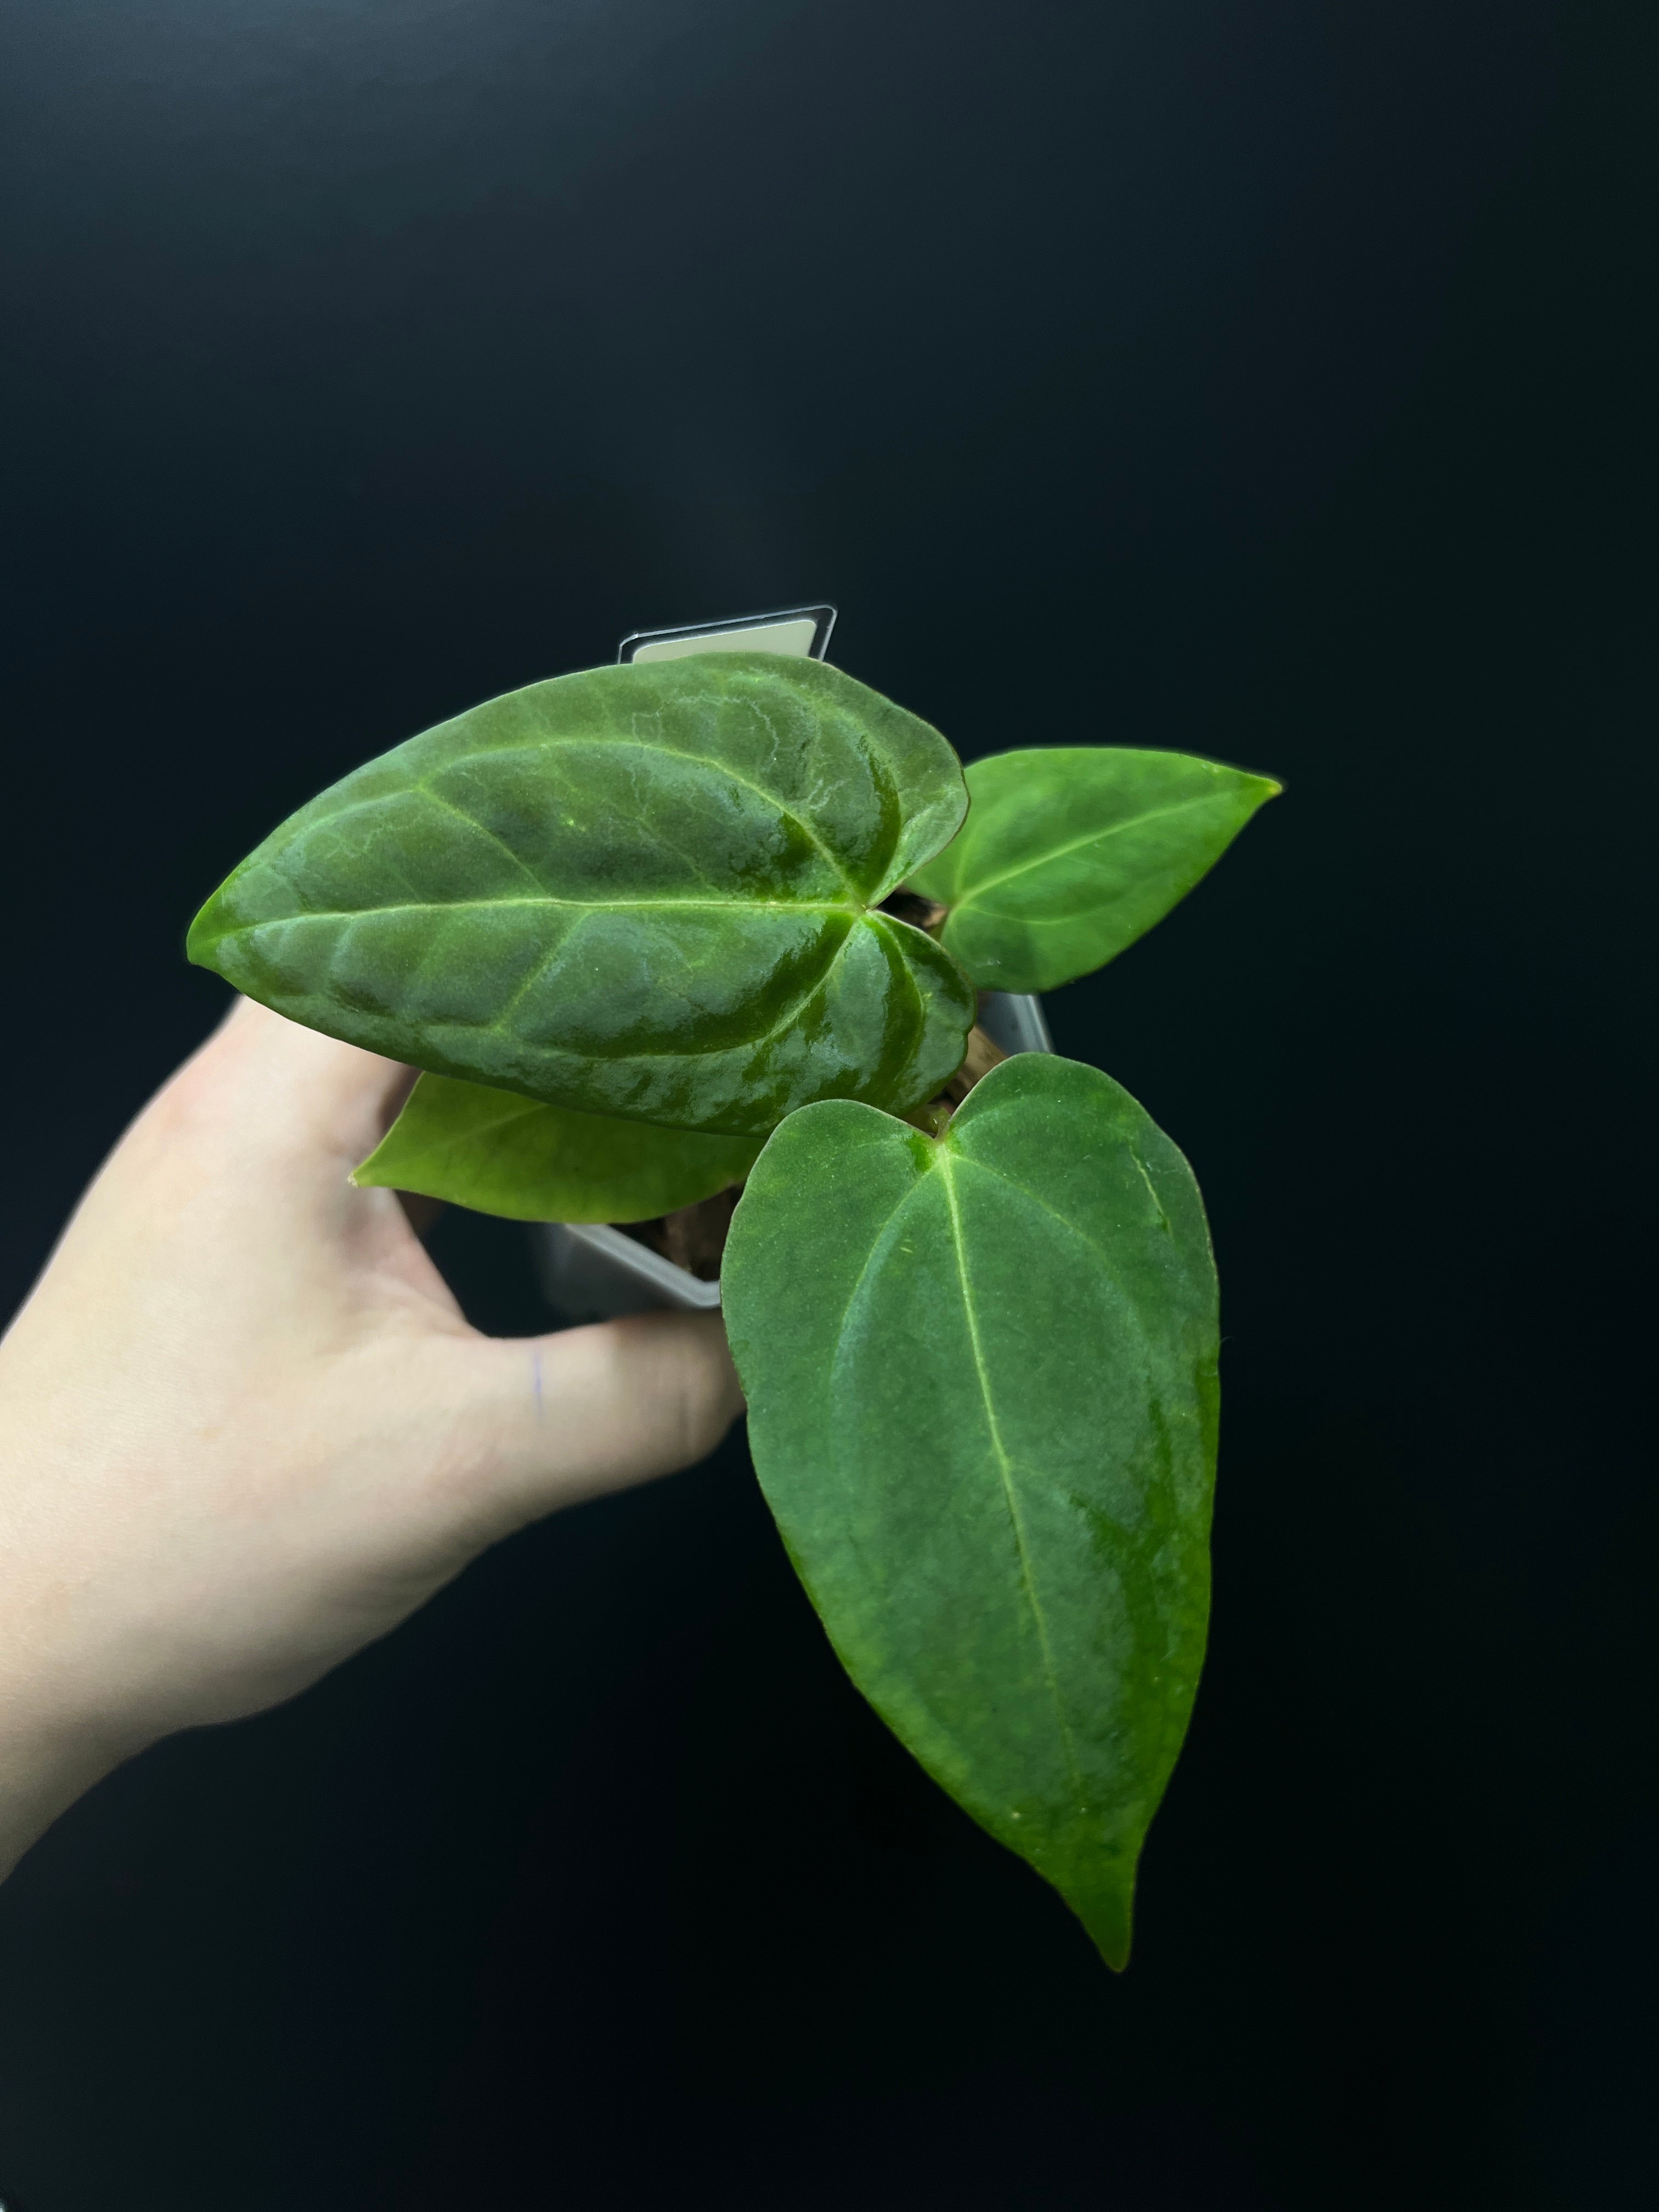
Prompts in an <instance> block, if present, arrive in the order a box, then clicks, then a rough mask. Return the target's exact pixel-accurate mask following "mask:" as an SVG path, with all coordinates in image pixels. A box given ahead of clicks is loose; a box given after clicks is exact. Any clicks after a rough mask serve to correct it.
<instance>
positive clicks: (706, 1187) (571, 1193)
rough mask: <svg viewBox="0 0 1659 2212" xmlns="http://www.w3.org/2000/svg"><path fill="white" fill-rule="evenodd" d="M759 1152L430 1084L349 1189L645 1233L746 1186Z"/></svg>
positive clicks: (422, 1084) (502, 1094)
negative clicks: (643, 1225) (644, 1224)
mask: <svg viewBox="0 0 1659 2212" xmlns="http://www.w3.org/2000/svg"><path fill="white" fill-rule="evenodd" d="M759 1150H760V1145H759V1141H758V1139H756V1138H753V1137H712V1136H708V1135H707V1134H706V1133H703V1132H702V1131H701V1130H697V1129H665V1128H660V1127H658V1126H656V1124H654V1123H653V1122H650V1121H614V1120H612V1119H611V1118H610V1117H609V1116H607V1115H603V1114H573V1113H572V1112H571V1111H570V1110H569V1109H568V1107H565V1106H544V1105H543V1104H542V1103H540V1102H539V1101H538V1100H537V1099H534V1098H526V1097H521V1096H520V1093H519V1092H518V1091H488V1090H486V1089H485V1088H484V1086H483V1085H482V1084H478V1083H458V1082H456V1081H455V1080H454V1079H453V1077H451V1076H447V1075H423V1076H422V1078H421V1079H420V1081H419V1082H418V1083H417V1084H416V1085H415V1088H414V1090H413V1091H411V1092H410V1097H409V1103H408V1104H407V1105H406V1106H405V1107H404V1110H403V1112H402V1113H401V1114H400V1115H398V1118H397V1120H396V1121H394V1122H393V1123H392V1127H390V1128H389V1129H388V1130H387V1131H386V1135H385V1136H384V1137H383V1138H382V1139H381V1140H380V1144H379V1145H378V1146H376V1147H375V1149H374V1151H373V1152H371V1153H370V1154H369V1156H368V1158H367V1159H366V1160H365V1161H364V1162H363V1164H362V1167H360V1168H359V1169H358V1170H357V1171H356V1174H355V1175H354V1176H352V1181H353V1182H356V1183H361V1184H368V1185H377V1186H379V1187H380V1188H385V1189H390V1190H413V1191H420V1192H422V1194H424V1195H425V1196H426V1197H428V1198H441V1199H446V1200H448V1201H449V1203H450V1204H451V1205H453V1206H471V1207H472V1208H473V1210H474V1211H475V1212H478V1213H501V1214H505V1215H506V1216H507V1218H508V1219H509V1220H512V1221H649V1220H651V1219H653V1218H654V1217H655V1216H656V1215H657V1214H659V1213H672V1212H674V1211H675V1209H676V1208H677V1207H678V1206H695V1205H696V1202H697V1200H699V1199H700V1198H712V1197H713V1196H714V1193H715V1192H716V1191H717V1190H724V1189H726V1187H727V1186H728V1185H729V1184H731V1183H734V1182H742V1181H743V1178H744V1176H746V1175H747V1174H748V1172H749V1170H750V1166H751V1165H752V1164H753V1162H754V1158H755V1155H756V1153H757V1152H758V1151H759Z"/></svg>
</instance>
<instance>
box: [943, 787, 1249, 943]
mask: <svg viewBox="0 0 1659 2212" xmlns="http://www.w3.org/2000/svg"><path fill="white" fill-rule="evenodd" d="M1225 795H1226V794H1225V793H1222V792H1218V791H1206V792H1201V793H1199V794H1198V795H1197V796H1196V797H1195V798H1193V799H1177V800H1176V804H1175V805H1173V806H1153V807H1148V808H1147V809H1146V811H1145V812H1144V813H1142V814H1131V815H1130V816H1128V817H1127V819H1126V820H1124V821H1122V822H1113V823H1109V825H1108V826H1107V827H1106V828H1105V829H1091V830H1090V831H1089V832H1088V834H1087V836H1082V837H1073V838H1072V839H1071V840H1070V841H1069V842H1067V843H1066V844H1064V845H1055V846H1054V847H1052V848H1050V849H1049V850H1048V852H1046V853H1040V854H1038V855H1037V856H1036V859H1035V860H1021V861H1019V862H1018V863H1017V865H1016V866H1013V867H1012V868H1005V869H1004V870H1003V871H1002V872H1001V873H1000V875H995V876H987V877H985V878H983V880H982V881H981V882H979V883H976V884H974V885H973V887H972V889H971V890H965V891H963V894H962V896H960V898H959V899H958V900H957V903H956V911H957V913H958V914H960V913H961V911H962V909H963V907H966V906H971V905H972V904H973V903H974V902H975V900H976V899H980V898H982V897H983V896H985V894H986V892H987V891H994V890H1000V889H1001V887H1002V885H1003V884H1008V883H1012V882H1013V880H1014V878H1016V877H1017V876H1029V875H1030V872H1031V871H1032V870H1033V869H1034V868H1046V867H1048V866H1050V865H1051V863H1053V862H1054V861H1055V860H1068V859H1069V858H1070V857H1071V855H1072V854H1073V853H1080V852H1082V850H1083V849H1084V848H1085V846H1086V845H1101V844H1103V843H1104V842H1105V841H1106V840H1107V838H1109V837H1115V836H1118V834H1119V833H1120V832H1121V831H1122V830H1125V829H1140V828H1142V827H1143V826H1144V825H1145V824H1146V823H1148V822H1164V821H1167V820H1168V819H1169V817H1170V815H1172V814H1188V813H1190V812H1191V811H1192V810H1193V808H1194V807H1195V806H1212V805H1214V804H1215V802H1216V801H1217V799H1221V798H1224V797H1225ZM972 818H973V817H972V816H971V815H970V816H969V820H970V821H971V820H972ZM947 849H948V848H947Z"/></svg>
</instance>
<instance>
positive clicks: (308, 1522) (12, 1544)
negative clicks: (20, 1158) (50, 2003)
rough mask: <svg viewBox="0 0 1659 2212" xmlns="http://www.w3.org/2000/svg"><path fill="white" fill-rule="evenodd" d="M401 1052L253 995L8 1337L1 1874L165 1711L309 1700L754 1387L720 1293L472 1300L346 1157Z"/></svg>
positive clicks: (690, 1455)
mask: <svg viewBox="0 0 1659 2212" xmlns="http://www.w3.org/2000/svg"><path fill="white" fill-rule="evenodd" d="M409 1083H410V1073H409V1071H408V1070H406V1069H404V1068H402V1067H399V1066H397V1065H396V1064H395V1063H393V1062H392V1061H390V1060H380V1059H377V1058H375V1057H374V1054H369V1053H365V1052H359V1051H357V1050H356V1048H354V1047H352V1046H350V1045H344V1044H338V1043H336V1042H334V1041H333V1040H332V1039H331V1038H328V1037H323V1036H317V1035H315V1034H314V1033H313V1032H312V1031H311V1030H303V1029H299V1028H296V1027H295V1025H294V1024H292V1023H289V1022H286V1021H284V1020H283V1019H282V1018H280V1016H278V1015H276V1014H272V1013H269V1012H266V1011H265V1010H264V1008H263V1007H260V1006H252V1005H250V1004H248V1003H246V1001H244V1002H240V1003H239V1004H238V1005H237V1006H236V1007H235V1008H234V1011H233V1012H232V1013H231V1015H230V1016H229V1018H228V1019H227V1021H226V1022H225V1024H223V1026H222V1028H221V1029H220V1030H218V1031H217V1032H216V1035H215V1036H213V1037H211V1038H210V1040H209V1042H207V1043H206V1044H205V1045H204V1047H203V1048H202V1049H201V1051H200V1052H198V1053H197V1054H196V1056H195V1057H194V1058H193V1059H192V1060H189V1061H187V1062H186V1064H185V1066H183V1067H182V1068H181V1069H180V1070H179V1073H178V1074H177V1075H175V1076H174V1077H173V1079H172V1081H171V1082H170V1083H168V1084H167V1086H166V1087H165V1088H164V1089H163V1090H162V1091H161V1092H160V1093H159V1094H158V1095H157V1097H155V1099H153V1100H152V1101H151V1103H150V1104H149V1106H148V1107H147V1108H146V1109H145V1110H144V1112H143V1114H142V1115H140V1116H139V1118H138V1120H137V1121H136V1122H135V1123H134V1124H133V1126H132V1127H131V1129H130V1130H129V1131H128V1133H127V1134H126V1135H125V1137H124V1138H123V1139H122V1140H121V1142H120V1144H119V1145H118V1146H117V1148H116V1150H115V1152H113V1153H112V1155H111V1157H110V1158H109V1160H108V1161H107V1162H106V1164H105V1166H104V1168H103V1170H102V1172H101V1173H100V1175H99V1176H98V1178H97V1180H96V1181H95V1182H94V1183H93V1185H92V1187H91V1188H90V1189H89V1190H88V1193H87V1194H86V1196H85V1198H84V1199H83V1200H82V1203H81V1206H80V1207H79V1208H78V1210H77V1211H76V1214H75V1217H74V1218H73V1220H72V1221H71V1222H70V1226H69V1228H68V1230H67V1231H65V1233H64V1238H63V1241H62V1243H60V1244H59V1246H58V1250H57V1252H56V1253H55V1254H54V1255H53V1257H52V1261H51V1264H50V1265H49V1266H48V1267H47V1269H46V1273H45V1274H44V1275H43V1276H42V1278H41V1279H40V1283H39V1284H38V1285H37V1286H36V1288H35V1290H34V1291H33V1295H32V1296H31V1297H30V1298H29V1300H28V1302H27V1304H26V1305H25V1306H24V1307H23V1309H22V1310H21V1313H20V1314H19V1315H18V1316H17V1318H16V1320H15V1322H14V1323H13V1325H12V1327H11V1328H10V1329H9V1332H8V1333H7V1334H6V1336H5V1338H4V1340H3V1341H0V1875H3V1874H4V1873H6V1872H9V1870H10V1869H11V1867H12V1866H13V1865H14V1864H15V1862H16V1860H17V1858H18V1857H19V1856H20V1855H21V1852H22V1851H23V1850H26V1849H27V1846H28V1844H30V1843H32V1842H33V1840H34V1838H36V1837H37V1836H38V1835H40V1833H41V1832H42V1831H43V1830H44V1829H45V1828H46V1827H47V1826H49V1825H50V1823H51V1822H52V1820H55V1819H56V1818H57V1816H58V1814H59V1813H61V1812H62V1811H63V1810H64V1808H65V1807H66V1806H68V1805H69V1804H70V1803H71V1802H73V1801H74V1799H75V1798H76V1797H77V1796H80V1795H81V1793H82V1791H83V1790H87V1789H88V1788H89V1787H90V1786H91V1784H93V1783H94V1782H95V1781H97V1780H98V1779H99V1778H100V1777H101V1776H102V1775H104V1774H106V1773H107V1772H109V1771H111V1770H112V1768H113V1767H115V1766H117V1765H119V1764H120V1763H121V1762H122V1761H123V1760H124V1759H129V1758H131V1756H132V1755H133V1754H134V1753H137V1752H138V1751H140V1750H142V1749H143V1747H145V1746H146V1745H148V1744H150V1743H153V1742H154V1741H155V1740H156V1739H157V1738H158V1737H160V1736H163V1735H170V1734H172V1733H173V1731H174V1730H176V1729H186V1728H194V1727H199V1726H202V1725H203V1724H204V1723H213V1722H222V1721H230V1720H235V1719H237V1718H239V1717H241V1716H243V1715H245V1714H248V1713H254V1712H258V1711H261V1710H262V1709H264V1707H266V1706H269V1705H275V1704H277V1703H278V1702H280V1701H281V1700H282V1699H286V1698H290V1697H292V1696H294V1695H295V1693H296V1692H299V1691H301V1690H303V1689H304V1688H306V1687H307V1686H308V1685H309V1684H310V1683H312V1682H314V1681H315V1680H317V1679H318V1678H319V1676H320V1675H322V1674H325V1673H327V1671H328V1670H329V1668H331V1667H334V1666H337V1664H338V1663H339V1662H340V1661H341V1660H343V1659H345V1658H347V1657H349V1655H350V1654H351V1653H352V1652H354V1651H356V1650H361V1648H362V1646H363V1645H364V1644H369V1643H372V1642H373V1641H374V1639H375V1638H377V1637H380V1636H384V1635H385V1634H386V1632H387V1631H388V1630H390V1629H392V1628H393V1627H395V1626H397V1624H398V1622H399V1621H400V1620H404V1618H406V1616H407V1615H408V1614H410V1613H412V1612H414V1611H415V1609H416V1607H418V1606H420V1605H422V1604H423V1603H424V1602H425V1601H426V1600H427V1599H428V1597H430V1596H431V1595H432V1594H433V1593H434V1591H435V1590H437V1589H440V1588H441V1586H442V1585H443V1584H444V1583H447V1582H448V1581H449V1580H450V1579H451V1577H453V1576H454V1575H456V1574H458V1573H459V1571H460V1570H461V1569H462V1568H463V1567H464V1566H465V1565H466V1564H467V1562H468V1561H469V1560H470V1559H473V1558H475V1557H476V1556H477V1553H480V1552H481V1551H483V1549H484V1548H485V1547H487V1546H489V1545H490V1544H492V1543H495V1542H496V1541H498V1540H499V1539H500V1538H501V1537H503V1536H506V1535H508V1534H511V1533H512V1532H513V1530H514V1529H517V1528H522V1527H524V1526H525V1525H526V1523H527V1522H532V1521H535V1520H538V1519H540V1518H541V1517H542V1516H544V1515H546V1514H549V1513H551V1512H553V1511H555V1510H556V1509H557V1508H559V1507H560V1506H563V1505H568V1504H574V1503H575V1502H576V1501H577V1500H579V1499H581V1498H592V1497H595V1496H597V1495H599V1494H600V1493H601V1492H606V1491H611V1490H617V1489H622V1488H624V1487H626V1486H628V1485H629V1484H633V1483H637V1482H642V1481H646V1480H649V1479H650V1478H652V1477H653V1476H656V1475H661V1474H669V1473H671V1472H672V1471H673V1470H674V1469H676V1468H683V1467H687V1466H690V1465H691V1464H692V1463H693V1462H696V1460H699V1459H701V1458H702V1457H703V1456H704V1455H706V1454H707V1453H708V1452H709V1451H710V1450H712V1449H713V1448H714V1445H715V1444H716V1443H718V1442H719V1441H720V1437H722V1436H723V1435H724V1433H725V1432H726V1429H727V1428H728V1427H729V1426H730V1425H731V1423H732V1420H733V1419H735V1418H736V1416H737V1415H738V1413H739V1412H740V1411H741V1410H742V1400H741V1398H740V1396H739V1395H738V1383H737V1377H736V1375H735V1374H734V1372H733V1370H732V1363H731V1359H730V1358H729V1356H728V1354H727V1352H726V1344H725V1339H724V1335H723V1334H722V1331H721V1328H720V1322H719V1319H718V1317H716V1316H702V1315H690V1314H650V1315H641V1316H635V1317H631V1318H629V1319H628V1320H625V1321H618V1322H605V1323H602V1324H600V1325H599V1326H598V1327H595V1328H575V1329H567V1330H562V1331H560V1332H558V1333H556V1334H551V1335H547V1336H541V1337H532V1338H526V1339H522V1340H496V1339H493V1338H489V1337H485V1336H482V1335H480V1334H478V1332H477V1330H475V1329H473V1328H471V1327H470V1326H469V1325H468V1323H467V1322H465V1320H464V1319H463V1318H462V1316H461V1313H460V1310H459V1307H458V1306H457V1305H456V1304H455V1301H454V1299H453V1297H452V1296H451V1295H450V1292H449V1291H448V1289H447V1286H446V1285H445V1284H444V1282H443V1279H442V1278H441V1276H440V1274H439V1273H438V1271H437V1269H436V1268H435V1267H434V1265H433V1264H432V1261H430V1260H429V1259H428V1256H427V1254H426V1252H425V1250H424V1249H423V1248H422V1245H421V1243H420V1242H419V1240H418V1238H417V1237H416V1236H415V1234H414V1232H413V1231H412V1230H411V1229H410V1225H409V1222H408V1219H407V1217H406V1216H405V1214H404V1210H403V1207H402V1206H401V1204H400V1203H399V1201H398V1199H397V1198H396V1197H395V1196H394V1195H393V1194H392V1193H391V1192H390V1191H386V1190H358V1189H356V1188H354V1187H353V1186H352V1185H351V1183H350V1182H349V1180H348V1178H349V1172H350V1170H351V1168H352V1167H353V1166H354V1165H355V1164H356V1162H357V1161H359V1160H361V1159H362V1158H363V1157H364V1156H365V1154H366V1153H368V1152H369V1151H370V1150H371V1149H372V1147H373V1146H374V1144H375V1143H376V1142H377V1141H378V1140H379V1139H380V1135H381V1134H382V1133H383V1131H384V1130H385V1128H386V1126H387V1124H388V1122H389V1121H390V1120H391V1118H392V1115H393V1114H395V1112H396V1111H397V1109H398V1105H399V1104H400V1103H401V1102H402V1099H403V1097H404V1094H405V1092H406V1091H407V1089H408V1086H409Z"/></svg>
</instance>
